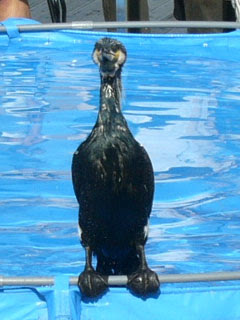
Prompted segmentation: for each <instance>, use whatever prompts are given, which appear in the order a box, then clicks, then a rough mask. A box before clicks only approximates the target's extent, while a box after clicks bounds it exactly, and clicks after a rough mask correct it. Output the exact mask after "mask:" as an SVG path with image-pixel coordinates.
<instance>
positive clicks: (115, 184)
mask: <svg viewBox="0 0 240 320" xmlns="http://www.w3.org/2000/svg"><path fill="white" fill-rule="evenodd" d="M92 57H93V61H94V62H95V63H96V64H97V65H98V66H99V71H100V78H101V87H100V109H99V113H98V118H97V121H96V124H95V126H94V128H93V129H92V132H91V133H90V135H89V136H88V138H87V139H86V140H85V141H84V142H83V143H82V144H81V145H80V146H79V147H78V149H77V150H76V152H75V153H74V155H73V162H72V179H73V186H74V191H75V194H76V198H77V200H78V202H79V205H80V209H79V227H80V232H81V242H82V245H83V247H84V248H85V251H86V264H85V269H84V271H83V272H82V273H81V274H80V276H79V280H78V285H79V287H80V289H81V292H82V293H83V294H84V295H85V296H88V297H96V296H98V295H99V294H101V293H103V292H104V291H105V290H106V289H107V276H108V275H125V274H126V275H127V276H128V283H127V286H128V288H129V289H130V290H132V291H133V292H135V293H136V294H140V295H146V294H149V293H153V292H156V291H158V288H159V280H158V277H157V275H156V273H155V272H153V271H152V270H150V269H149V267H148V265H147V262H146V258H145V252H144V245H145V243H146V240H147V235H148V218H149V215H150V212H151V208H152V201H153V193H154V176H153V168H152V164H151V161H150V159H149V156H148V154H147V152H146V151H145V149H144V148H143V147H142V146H141V145H140V144H139V143H138V142H137V141H136V140H135V139H134V137H133V135H132V133H131V131H130V130H129V128H128V125H127V122H126V120H125V118H124V116H123V114H122V112H121V101H120V100H121V99H120V98H121V71H122V66H123V64H124V63H125V61H126V57H127V52H126V49H125V47H124V46H123V44H122V43H121V42H119V41H117V40H115V39H110V38H103V39H101V40H99V41H98V42H97V43H96V44H95V47H94V50H93V55H92ZM93 254H94V255H96V257H97V266H96V271H95V270H94V268H93V266H92V255H93Z"/></svg>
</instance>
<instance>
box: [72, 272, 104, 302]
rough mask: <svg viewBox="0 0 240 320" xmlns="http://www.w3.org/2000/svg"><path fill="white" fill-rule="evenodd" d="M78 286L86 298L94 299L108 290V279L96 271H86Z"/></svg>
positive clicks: (80, 277) (82, 274)
mask: <svg viewBox="0 0 240 320" xmlns="http://www.w3.org/2000/svg"><path fill="white" fill-rule="evenodd" d="M78 286H79V288H80V290H81V292H82V294H83V295H84V296H86V297H89V298H94V297H97V296H98V295H100V294H103V293H104V292H105V291H106V290H107V288H108V284H107V278H106V277H104V276H102V275H101V274H99V273H98V272H96V271H95V270H85V271H83V272H82V273H81V274H80V276H79V278H78Z"/></svg>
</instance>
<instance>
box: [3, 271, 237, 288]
mask: <svg viewBox="0 0 240 320" xmlns="http://www.w3.org/2000/svg"><path fill="white" fill-rule="evenodd" d="M158 277H159V281H160V283H188V282H212V281H233V280H240V272H238V271H236V272H211V273H195V274H194V273H193V274H168V275H159V276H158ZM77 281H78V277H70V285H77ZM108 284H109V286H125V285H126V284H127V276H109V277H108ZM52 285H54V277H4V276H2V277H0V286H2V287H3V286H37V287H38V286H52Z"/></svg>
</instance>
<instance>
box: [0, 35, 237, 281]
mask: <svg viewBox="0 0 240 320" xmlns="http://www.w3.org/2000/svg"><path fill="white" fill-rule="evenodd" d="M92 46H93V41H89V44H88V45H81V42H80V41H79V43H77V42H76V45H75V46H74V49H73V48H71V47H67V48H64V50H61V49H57V48H56V49H54V48H48V47H47V45H46V46H42V47H41V48H40V47H38V48H37V49H36V47H34V46H32V47H31V46H29V45H28V46H23V47H21V44H18V45H17V48H16V45H10V46H9V47H8V48H7V49H5V50H4V52H3V54H2V55H1V56H0V104H1V109H0V119H1V121H0V123H1V125H0V149H1V152H0V179H1V180H0V181H1V182H0V190H1V193H0V217H1V220H0V221H1V223H0V264H1V274H4V275H53V274H58V273H65V274H74V275H76V274H78V273H79V271H80V270H81V269H82V267H83V265H84V252H83V249H82V247H81V246H80V244H79V240H78V233H77V215H78V209H77V203H76V200H75V197H74V194H73V190H72V184H71V177H70V167H71V158H72V153H73V152H74V151H75V149H76V148H77V146H78V144H79V143H80V142H81V141H83V140H84V139H85V138H86V136H87V134H88V133H89V132H90V130H91V128H92V126H93V125H94V122H95V119H96V116H97V110H98V99H99V98H98V90H99V75H98V70H97V68H96V66H94V65H93V63H92V61H91V50H92ZM139 50H140V51H139V52H135V50H134V49H133V47H131V48H130V50H129V52H128V62H127V64H126V66H125V68H124V71H123V82H124V98H123V111H124V114H125V116H126V118H127V120H128V123H129V126H130V128H131V130H132V132H133V134H134V135H135V137H136V139H137V140H138V141H140V142H141V143H142V144H143V145H144V146H145V147H146V149H147V150H148V152H149V155H150V157H151V159H152V162H153V166H154V170H155V182H156V192H155V198H154V206H153V212H152V217H151V229H150V237H149V241H148V244H147V256H148V260H149V263H150V265H151V267H152V268H154V269H155V270H157V271H158V272H170V273H176V272H208V271H221V270H237V269H238V267H239V262H238V261H239V260H240V252H239V250H240V249H239V243H240V223H239V203H240V194H239V189H240V188H239V185H240V181H239V172H240V168H239V152H240V145H239V137H240V125H239V123H240V109H239V100H240V85H239V83H240V67H239V63H238V62H234V61H228V60H226V59H225V60H218V59H216V57H210V58H204V57H199V56H196V57H194V54H191V55H189V53H187V54H184V53H181V54H180V53H179V54H178V53H177V52H176V53H173V52H172V53H171V54H169V53H166V52H165V51H164V50H163V51H162V52H161V53H156V52H155V53H154V52H153V53H152V54H151V52H149V51H148V54H147V53H145V54H142V55H141V53H143V52H144V46H143V47H142V48H140V49H139Z"/></svg>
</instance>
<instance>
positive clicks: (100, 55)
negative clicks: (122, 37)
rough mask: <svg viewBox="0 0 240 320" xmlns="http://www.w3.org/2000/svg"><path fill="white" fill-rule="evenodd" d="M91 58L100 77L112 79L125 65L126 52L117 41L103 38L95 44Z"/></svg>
mask: <svg viewBox="0 0 240 320" xmlns="http://www.w3.org/2000/svg"><path fill="white" fill-rule="evenodd" d="M92 57H93V61H94V62H95V63H96V64H97V65H98V66H99V69H100V73H101V75H102V77H104V78H105V77H114V76H115V74H116V72H117V70H119V69H120V68H121V67H122V66H123V64H124V63H125V61H126V58H127V52H126V49H125V47H124V46H123V45H122V44H121V43H120V42H119V41H117V40H115V39H110V38H103V39H101V40H99V41H98V42H97V43H96V45H95V47H94V50H93V55H92Z"/></svg>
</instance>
